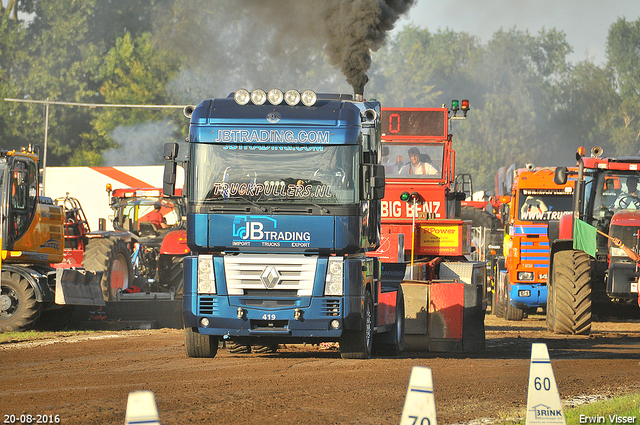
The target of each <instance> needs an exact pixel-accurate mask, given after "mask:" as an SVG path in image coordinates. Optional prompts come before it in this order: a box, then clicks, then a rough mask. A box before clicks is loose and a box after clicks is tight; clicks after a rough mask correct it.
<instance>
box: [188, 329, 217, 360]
mask: <svg viewBox="0 0 640 425" xmlns="http://www.w3.org/2000/svg"><path fill="white" fill-rule="evenodd" d="M184 346H185V348H186V349H187V356H189V357H209V358H213V357H215V356H216V354H217V353H218V337H217V336H212V335H202V334H199V333H198V332H194V331H193V329H192V328H185V329H184Z"/></svg>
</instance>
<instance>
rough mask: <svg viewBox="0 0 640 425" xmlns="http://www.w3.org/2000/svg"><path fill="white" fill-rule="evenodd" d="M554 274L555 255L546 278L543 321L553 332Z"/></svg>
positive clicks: (554, 325) (554, 323)
mask: <svg viewBox="0 0 640 425" xmlns="http://www.w3.org/2000/svg"><path fill="white" fill-rule="evenodd" d="M554 255H555V254H554ZM555 275H556V263H555V257H554V259H553V265H552V266H551V270H549V279H547V305H546V306H545V310H546V311H545V314H546V318H545V321H546V324H547V330H548V331H549V332H554V333H555V331H556V321H555V317H556V316H555V298H556V297H555V294H556V292H555V291H554V290H553V288H555V284H554V283H553V282H554V281H555Z"/></svg>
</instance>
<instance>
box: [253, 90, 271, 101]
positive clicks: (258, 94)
mask: <svg viewBox="0 0 640 425" xmlns="http://www.w3.org/2000/svg"><path fill="white" fill-rule="evenodd" d="M251 101H252V102H253V104H254V105H264V102H266V101H267V94H266V93H265V92H264V90H262V89H256V90H254V91H252V92H251Z"/></svg>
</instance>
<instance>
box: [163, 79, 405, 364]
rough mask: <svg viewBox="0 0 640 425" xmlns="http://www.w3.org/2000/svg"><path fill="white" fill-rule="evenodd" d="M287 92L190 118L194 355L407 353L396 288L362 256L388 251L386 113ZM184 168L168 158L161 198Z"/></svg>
mask: <svg viewBox="0 0 640 425" xmlns="http://www.w3.org/2000/svg"><path fill="white" fill-rule="evenodd" d="M278 92H279V91H277V90H274V91H272V92H270V94H269V96H267V94H266V93H264V92H261V91H258V90H256V91H254V92H253V93H251V94H249V93H248V92H246V91H238V92H236V93H233V94H231V95H230V96H229V97H227V98H216V99H211V100H205V101H203V102H201V103H200V104H199V105H198V106H196V107H191V108H188V110H185V115H188V116H189V118H190V122H191V124H190V129H189V138H188V142H189V155H188V157H189V160H188V161H187V163H186V164H185V165H186V169H187V173H188V178H187V185H186V186H187V187H186V199H187V243H188V245H189V248H190V249H191V251H192V253H193V255H191V256H188V257H186V258H185V259H184V268H185V289H184V297H183V303H184V304H183V312H184V322H185V338H186V346H187V354H188V355H189V356H194V357H213V356H215V354H216V351H217V347H218V341H219V340H223V341H227V342H231V343H234V344H242V345H246V346H251V345H254V346H255V345H260V346H267V347H274V348H275V347H277V345H278V344H281V343H301V342H308V343H319V342H339V343H340V352H341V355H342V356H343V357H347V358H368V357H370V356H371V352H372V347H373V343H374V335H375V334H381V335H382V334H384V336H382V337H380V338H378V337H376V338H375V340H376V342H377V343H380V345H381V347H388V346H390V347H393V348H392V350H395V351H396V352H399V351H401V350H402V340H401V338H402V336H403V332H402V328H401V324H402V319H403V315H402V314H400V312H399V311H396V310H397V309H396V307H397V305H403V304H402V303H401V301H402V300H401V292H400V289H399V287H398V286H393V285H391V286H389V285H383V284H382V280H381V266H380V263H379V262H378V260H377V259H376V258H368V257H367V256H366V255H365V254H366V252H367V251H370V250H375V249H376V248H377V247H378V245H379V241H380V239H379V238H380V199H381V198H382V197H383V195H384V167H383V166H382V165H380V118H379V117H380V104H379V103H378V102H375V101H372V102H367V101H362V100H358V99H354V98H353V97H352V96H350V95H333V94H325V95H322V94H319V95H316V94H315V93H313V92H311V91H308V92H304V93H302V94H300V93H298V92H295V91H290V92H287V93H288V94H283V93H282V92H279V94H278ZM272 94H273V96H272ZM283 97H284V100H283ZM267 98H268V99H269V100H268V101H267ZM176 157H177V144H175V145H171V144H170V145H168V146H166V147H165V158H167V159H168V163H167V168H166V170H165V182H166V183H165V188H164V189H165V193H171V191H172V190H173V186H172V182H174V181H175V169H176V159H175V158H176ZM201 347H206V348H205V349H204V351H203V349H202V348H201Z"/></svg>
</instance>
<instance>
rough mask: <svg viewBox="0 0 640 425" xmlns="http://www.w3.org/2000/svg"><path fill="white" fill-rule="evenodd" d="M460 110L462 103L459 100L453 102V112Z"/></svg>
mask: <svg viewBox="0 0 640 425" xmlns="http://www.w3.org/2000/svg"><path fill="white" fill-rule="evenodd" d="M458 109H460V101H458V100H455V99H454V100H452V101H451V110H452V111H457V110H458Z"/></svg>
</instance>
